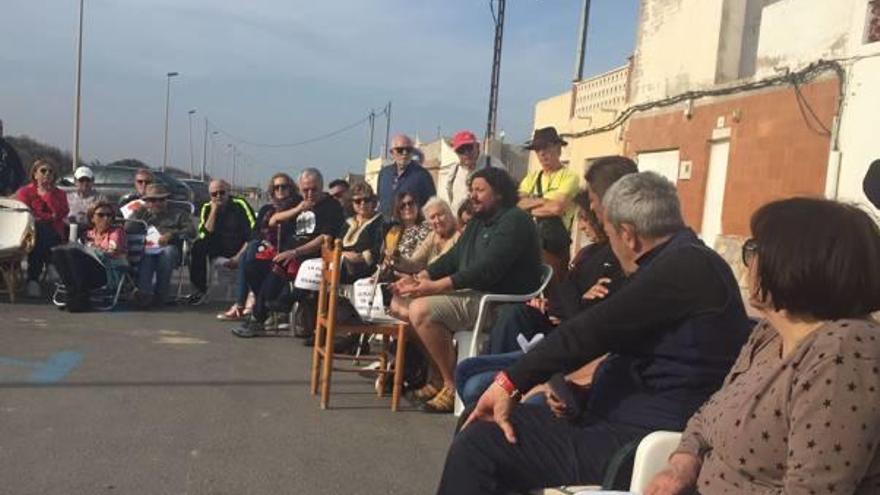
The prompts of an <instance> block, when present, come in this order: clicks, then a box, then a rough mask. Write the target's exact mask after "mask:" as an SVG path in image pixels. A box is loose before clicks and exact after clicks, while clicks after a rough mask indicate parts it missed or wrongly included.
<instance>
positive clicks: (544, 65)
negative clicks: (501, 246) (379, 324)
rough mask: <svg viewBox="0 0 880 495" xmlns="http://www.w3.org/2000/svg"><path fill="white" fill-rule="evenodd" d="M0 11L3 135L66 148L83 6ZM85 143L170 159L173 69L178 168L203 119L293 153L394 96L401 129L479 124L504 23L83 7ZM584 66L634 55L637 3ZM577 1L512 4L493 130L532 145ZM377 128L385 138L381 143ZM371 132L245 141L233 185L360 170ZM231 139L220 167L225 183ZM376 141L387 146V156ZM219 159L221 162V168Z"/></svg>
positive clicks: (22, 1) (280, 8)
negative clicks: (308, 172)
mask: <svg viewBox="0 0 880 495" xmlns="http://www.w3.org/2000/svg"><path fill="white" fill-rule="evenodd" d="M3 3H4V7H3V15H2V16H0V40H2V43H3V46H4V49H3V50H2V51H0V66H2V67H3V76H2V77H0V118H2V119H3V120H4V121H5V127H6V133H7V134H13V135H18V134H28V135H30V136H32V137H35V138H37V139H40V140H43V141H46V142H49V143H51V144H54V145H56V146H59V147H61V148H63V149H70V148H71V146H72V145H71V142H72V133H73V130H72V129H73V93H74V74H75V72H74V69H75V59H74V56H75V39H76V38H75V36H76V16H77V3H78V2H76V1H75V0H68V1H65V2H61V1H58V0H5V1H4V2H3ZM85 3H86V12H85V33H86V34H85V40H84V48H83V54H84V55H83V57H84V58H83V100H82V104H83V114H82V118H83V120H82V127H81V149H82V157H83V159H85V160H92V159H95V158H97V159H100V160H101V161H103V162H108V161H112V160H115V159H119V158H127V157H133V158H138V159H141V160H144V161H146V162H147V163H149V164H151V165H153V166H159V165H161V162H162V136H163V123H164V104H165V73H166V72H169V71H178V72H180V74H181V75H180V76H179V77H178V78H176V79H174V80H173V82H172V111H171V127H170V139H169V142H170V145H169V147H170V159H169V162H170V163H171V164H173V165H175V166H178V167H181V168H184V169H186V168H188V167H189V163H190V154H189V135H188V124H187V111H188V110H190V109H196V110H197V113H196V115H195V119H194V122H193V124H194V125H193V134H194V137H193V138H194V146H195V155H196V161H197V163H198V162H199V161H200V160H201V155H202V137H203V132H204V127H203V126H204V124H203V122H204V121H203V120H202V119H203V118H204V117H205V116H207V117H208V119H210V120H211V121H212V122H214V123H216V125H217V126H219V127H221V128H222V129H224V130H225V131H227V132H229V133H231V134H234V135H237V136H239V137H241V138H244V139H246V140H249V141H252V142H259V143H290V142H297V141H300V140H303V139H307V138H311V137H314V136H317V135H321V134H324V133H326V132H330V131H333V130H335V129H338V128H340V127H343V126H345V125H347V124H350V123H352V122H355V121H356V120H358V119H359V118H362V117H364V116H365V115H366V114H367V113H368V112H369V110H370V108H374V109H377V110H380V109H381V108H382V107H383V106H384V105H385V103H386V102H387V101H388V100H391V101H393V109H392V125H391V128H392V133H394V132H406V133H408V134H411V135H413V136H415V135H419V136H420V137H422V138H423V139H424V140H429V139H433V138H434V137H436V135H437V128H438V126H439V127H440V129H441V132H442V133H443V134H445V135H450V134H451V133H452V132H454V131H455V130H457V129H460V128H471V129H473V130H474V131H476V132H477V134H479V135H481V134H482V133H483V131H484V128H485V125H486V124H485V122H486V113H487V105H488V92H489V89H488V88H489V73H490V62H491V57H492V39H493V26H492V19H491V15H490V13H489V3H488V0H485V1H484V0H443V1H433V2H428V1H418V2H417V1H412V0H409V1H407V0H337V1H335V2H315V1H300V0H252V1H247V2H243V1H241V0H86V2H85ZM592 3H593V9H592V13H591V18H590V37H589V41H588V48H587V50H588V54H587V68H586V72H587V74H588V75H589V74H595V73H600V72H603V71H605V70H608V69H610V68H613V67H616V66H619V65H622V64H624V63H625V62H626V57H627V56H629V55H630V54H631V53H632V50H633V46H634V41H635V31H636V18H637V12H638V0H593V2H592ZM580 6H581V1H580V0H509V1H508V2H507V16H506V22H505V33H504V54H503V58H502V68H501V94H500V103H499V129H503V130H504V131H505V135H506V139H507V140H509V141H513V142H521V141H523V140H525V139H527V138H528V135H529V133H530V131H531V125H532V118H533V112H534V104H535V102H536V101H538V100H540V99H542V98H546V97H548V96H552V95H554V94H558V93H560V92H562V91H564V90H565V89H566V88H567V87H568V85H569V84H570V81H571V78H572V75H573V72H574V59H575V51H576V41H577V27H578V19H579V12H580ZM384 126H385V124H384V121H383V120H381V119H380V120H379V121H378V123H377V139H376V146H378V145H379V141H381V140H383V139H384ZM367 132H368V131H367V126H366V124H363V125H361V126H358V127H357V128H355V129H352V130H350V131H348V132H345V133H342V134H340V135H338V136H335V137H333V138H332V139H328V140H325V141H321V142H317V143H313V144H309V145H306V146H301V147H296V148H260V147H254V146H248V145H245V144H241V143H238V146H239V149H240V150H241V151H242V155H241V157H240V158H239V160H238V161H239V164H240V165H241V166H240V167H239V172H238V177H239V179H242V177H243V178H244V180H245V181H246V183H247V184H255V183H257V182H260V183H262V182H263V181H264V180H265V178H266V177H268V176H269V175H270V174H271V173H272V172H274V171H278V170H283V171H289V172H292V171H296V170H298V169H301V168H302V167H305V166H318V167H320V168H321V169H322V170H324V171H325V174H326V175H327V176H328V177H335V176H339V175H341V174H343V173H345V172H346V171H354V172H360V171H362V169H363V160H364V158H365V155H366V150H367V141H368V135H367ZM233 142H235V140H234V139H231V138H229V137H227V136H223V135H218V136H215V138H214V143H215V150H216V151H215V153H213V155H214V156H215V157H216V161H215V162H214V163H213V169H212V170H210V171H211V172H213V173H215V174H216V175H220V176H226V175H228V173H229V165H228V164H229V162H230V153H229V152H228V147H227V146H226V145H227V144H228V143H233ZM376 149H378V148H376ZM210 155H211V153H209V162H211V161H212V160H211V159H210Z"/></svg>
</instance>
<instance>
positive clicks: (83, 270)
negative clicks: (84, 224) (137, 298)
mask: <svg viewBox="0 0 880 495" xmlns="http://www.w3.org/2000/svg"><path fill="white" fill-rule="evenodd" d="M116 211H117V210H116V207H115V206H113V205H112V204H110V203H109V202H107V201H104V200H102V201H99V202H98V203H96V204H95V205H94V206H92V207H91V208H89V211H88V213H87V216H88V219H89V226H90V228H89V229H88V230H87V231H86V233H85V239H86V243H85V246H83V245H80V244H76V243H71V244H66V245H63V246H58V247H56V248H55V249H53V250H52V262H53V263H54V264H55V268H56V269H57V270H58V274H59V275H60V276H61V281H62V282H63V283H64V289H65V292H66V294H67V297H66V304H65V308H66V309H67V311H69V312H71V313H80V312H83V311H88V310H89V309H91V301H90V297H89V295H90V292H91V291H93V290H95V289H98V288H100V287H103V286H107V287H111V288H115V287H116V284H117V283H118V282H119V277H120V276H121V272H120V271H121V270H122V269H123V268H124V267H125V266H126V265H127V264H128V261H127V259H126V257H125V256H126V251H127V249H126V248H127V244H126V238H125V231H124V230H123V229H122V227H120V226H116V225H113V217H114V216H115V215H116Z"/></svg>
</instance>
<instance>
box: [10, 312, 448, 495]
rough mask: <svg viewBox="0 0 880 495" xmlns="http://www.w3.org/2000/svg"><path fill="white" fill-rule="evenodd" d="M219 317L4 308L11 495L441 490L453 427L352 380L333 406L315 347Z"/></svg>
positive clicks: (340, 384)
mask: <svg viewBox="0 0 880 495" xmlns="http://www.w3.org/2000/svg"><path fill="white" fill-rule="evenodd" d="M217 309H219V308H218V307H217V306H214V307H203V308H198V309H192V308H172V309H170V310H167V311H162V312H150V313H147V312H132V311H116V312H112V313H90V314H82V315H71V314H68V313H66V312H60V311H58V310H56V309H55V308H54V307H52V306H49V305H45V304H40V305H36V304H28V303H23V304H21V303H20V304H16V305H10V304H8V303H6V302H5V301H4V302H2V303H0V493H2V494H16V495H19V494H20V495H25V494H70V495H73V494H104V493H119V494H126V495H127V494H217V495H220V494H324V493H327V494H342V493H345V494H361V493H363V494H385V493H400V494H416V493H432V492H433V490H434V488H435V487H436V484H437V480H438V479H439V476H440V472H441V469H442V465H443V459H444V456H445V452H446V449H447V447H448V445H449V440H450V438H451V433H452V428H453V425H454V418H453V417H452V416H441V417H438V416H430V415H425V414H422V413H419V412H416V411H414V410H413V409H412V407H411V406H410V404H408V403H407V402H405V401H402V405H403V406H404V410H403V411H401V412H398V413H392V412H391V411H390V399H388V398H378V397H376V396H375V393H374V392H373V387H372V382H371V381H368V380H366V379H364V378H361V377H359V376H357V375H353V374H339V375H337V376H336V379H335V380H334V382H333V391H334V394H333V395H331V404H330V406H331V410H328V411H321V410H320V409H319V407H318V400H317V398H316V397H313V396H311V395H309V390H308V370H309V362H310V359H311V354H310V349H309V348H306V347H303V346H302V345H301V344H300V341H299V340H298V339H294V338H288V337H274V338H260V339H251V340H241V339H237V338H235V337H233V336H232V335H231V334H230V333H229V331H228V329H229V327H230V324H228V323H220V322H217V321H216V320H215V319H214V314H215V313H216V311H217Z"/></svg>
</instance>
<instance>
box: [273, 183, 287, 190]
mask: <svg viewBox="0 0 880 495" xmlns="http://www.w3.org/2000/svg"><path fill="white" fill-rule="evenodd" d="M272 189H273V190H275V191H285V190H287V189H290V184H272Z"/></svg>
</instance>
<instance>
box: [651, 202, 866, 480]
mask: <svg viewBox="0 0 880 495" xmlns="http://www.w3.org/2000/svg"><path fill="white" fill-rule="evenodd" d="M817 219H821V221H817ZM751 230H752V236H753V237H752V239H750V240H748V241H747V242H746V243H745V244H744V246H743V261H744V263H745V265H746V267H747V268H748V281H749V302H750V303H751V304H752V306H753V307H755V308H756V309H757V310H758V311H760V312H761V313H762V314H763V316H764V318H765V319H764V320H763V321H762V322H761V323H759V324H758V325H757V327H755V329H754V330H753V332H752V335H751V337H750V338H749V340H748V342H746V344H745V346H744V347H743V349H742V351H741V352H740V354H739V358H738V359H737V360H736V363H735V364H734V365H733V368H732V369H731V371H730V373H729V374H728V375H727V378H726V379H725V380H724V384H723V385H722V387H721V389H720V390H718V392H716V393H715V394H714V395H713V396H712V397H711V398H710V399H709V401H708V402H706V403H705V404H704V405H703V407H702V408H701V409H700V410H699V411H698V412H697V413H696V414H695V415H694V416H693V417H691V419H690V421H688V425H687V428H686V429H685V431H684V434H683V436H682V439H681V443H680V444H679V446H678V449H677V450H676V451H675V453H673V454H672V456H670V457H669V465H668V467H667V469H666V470H664V471H662V472H660V473H659V474H658V475H657V476H656V477H655V478H654V479H653V480H652V482H651V484H650V486H649V487H648V488H647V489H646V490H645V493H646V494H648V495H670V494H684V493H692V492H694V491H695V490H699V492H700V493H702V494H703V495H713V494H722V493H788V494H794V493H797V494H807V493H850V494H869V493H871V494H873V493H877V491H878V486H880V450H878V447H880V371H878V369H880V345H878V344H880V324H878V323H877V321H875V320H872V319H871V316H870V315H871V313H872V312H875V311H878V310H880V228H878V226H877V224H876V223H875V220H874V219H872V218H871V217H870V216H869V215H868V214H867V213H865V212H864V211H862V210H860V209H858V208H857V207H855V206H850V205H844V204H841V203H837V202H834V201H828V200H822V199H811V198H793V199H787V200H782V201H775V202H772V203H769V204H767V205H765V206H763V207H761V208H760V209H759V210H758V211H757V212H756V213H755V214H754V215H753V216H752V221H751Z"/></svg>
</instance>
